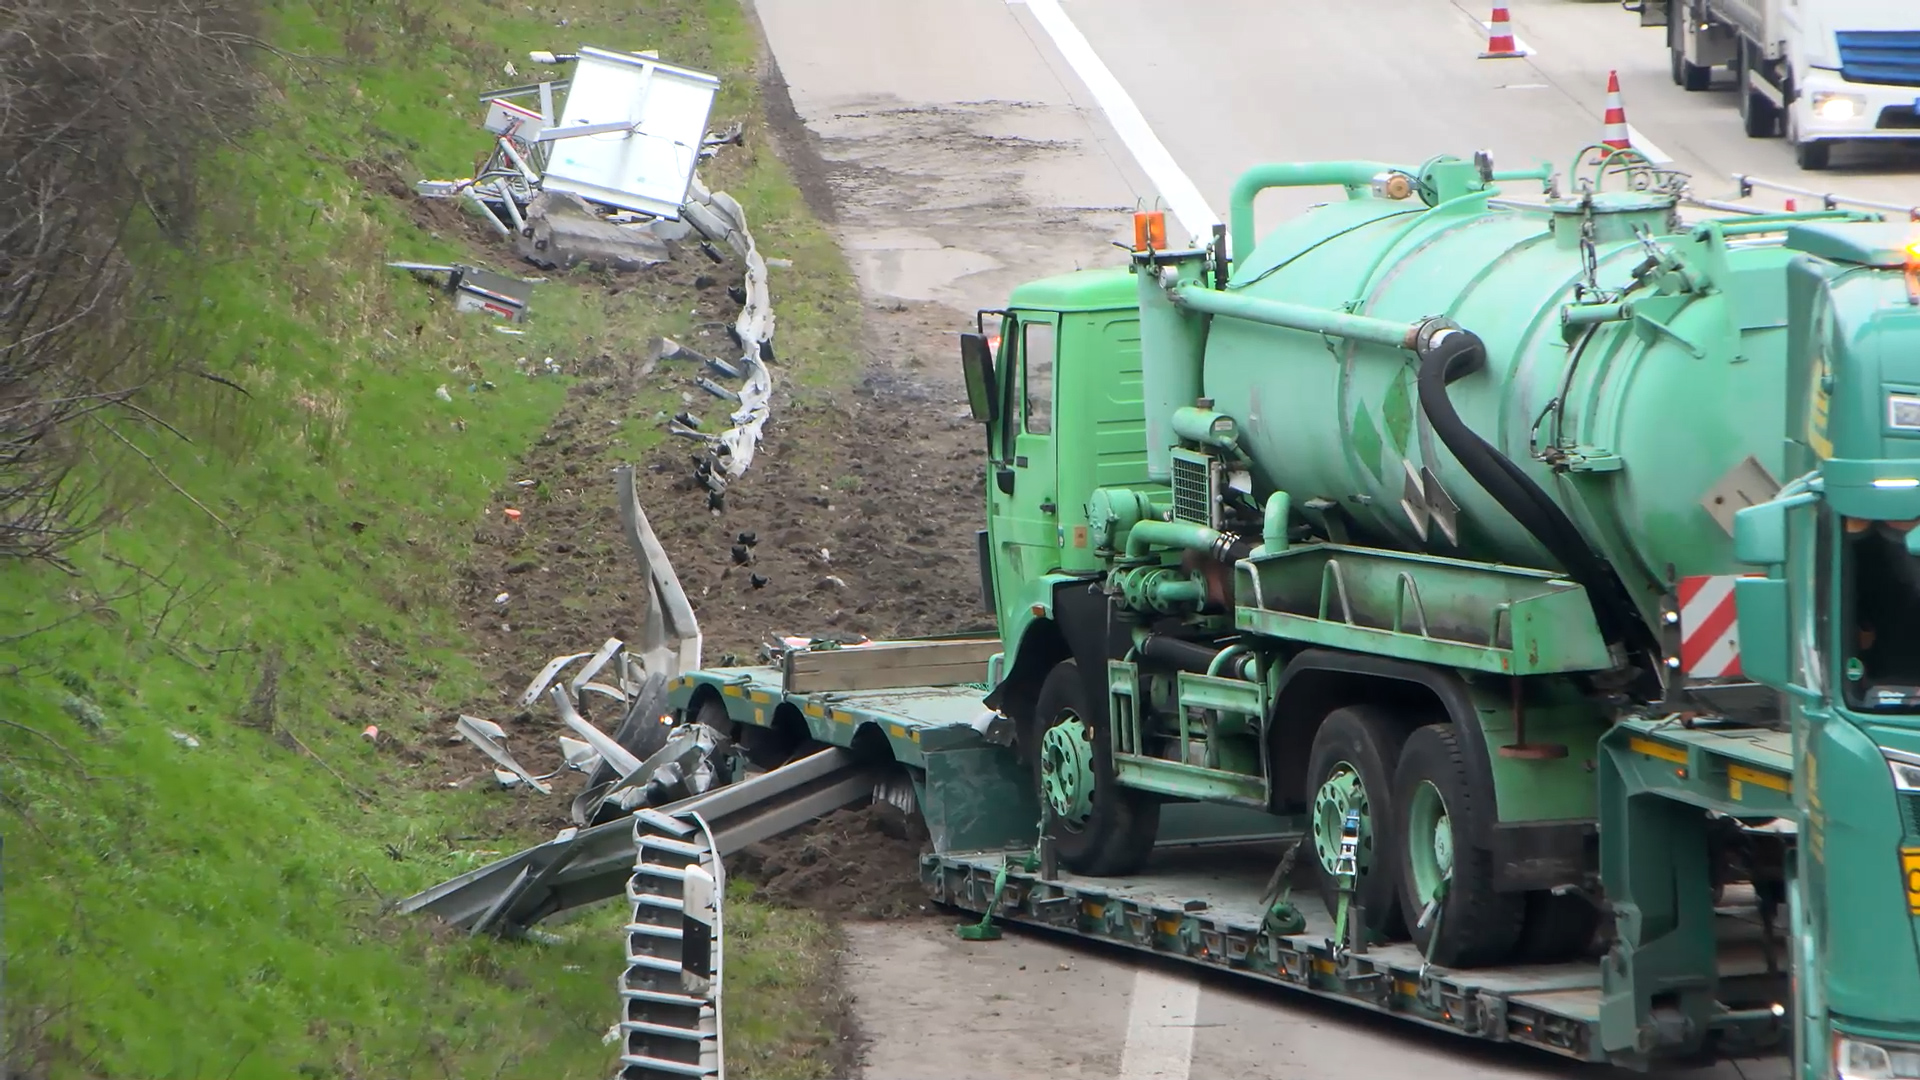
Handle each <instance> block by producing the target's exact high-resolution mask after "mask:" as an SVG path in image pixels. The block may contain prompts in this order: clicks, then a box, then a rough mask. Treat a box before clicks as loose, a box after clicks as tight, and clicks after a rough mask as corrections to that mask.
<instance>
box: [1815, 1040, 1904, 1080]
mask: <svg viewBox="0 0 1920 1080" xmlns="http://www.w3.org/2000/svg"><path fill="white" fill-rule="evenodd" d="M1833 1068H1834V1072H1835V1074H1836V1075H1837V1076H1838V1078H1839V1080H1920V1049H1917V1048H1915V1047H1911V1046H1887V1045H1881V1044H1879V1043H1870V1042H1863V1041H1861V1040H1859V1039H1849V1038H1847V1037H1846V1036H1844V1035H1840V1036H1835V1037H1834V1040H1833Z"/></svg>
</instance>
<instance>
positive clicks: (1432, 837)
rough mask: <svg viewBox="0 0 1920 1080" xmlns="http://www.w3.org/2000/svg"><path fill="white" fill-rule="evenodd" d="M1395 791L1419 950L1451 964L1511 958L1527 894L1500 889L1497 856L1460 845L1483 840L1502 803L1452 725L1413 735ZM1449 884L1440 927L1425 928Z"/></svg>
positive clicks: (1409, 910)
mask: <svg viewBox="0 0 1920 1080" xmlns="http://www.w3.org/2000/svg"><path fill="white" fill-rule="evenodd" d="M1393 790H1394V802H1395V805H1396V809H1397V810H1398V812H1399V815H1400V826H1399V836H1400V839H1401V843H1400V845H1399V847H1400V852H1399V854H1400V874H1399V877H1400V903H1401V907H1402V909H1403V910H1404V911H1405V912H1406V918H1407V922H1408V924H1409V926H1410V928H1411V931H1412V937H1413V943H1414V945H1415V946H1416V947H1418V948H1419V949H1420V950H1421V951H1422V952H1424V953H1425V954H1426V955H1427V956H1428V957H1429V958H1431V959H1432V961H1433V962H1434V963H1436V964H1439V965H1441V966H1443V967H1457V968H1475V967H1487V966H1490V965H1494V964H1499V963H1502V962H1504V961H1506V960H1507V958H1508V957H1509V956H1511V955H1512V953H1513V951H1514V946H1515V945H1517V944H1518V943H1519V940H1520V930H1521V926H1522V920H1523V919H1524V917H1525V915H1526V896H1525V894H1523V893H1502V892H1496V891H1495V890H1494V888H1493V858H1492V855H1491V854H1490V853H1489V852H1487V851H1485V850H1484V849H1482V848H1478V847H1475V846H1473V845H1472V844H1470V843H1460V844H1455V842H1454V837H1455V836H1466V837H1471V836H1477V835H1480V834H1481V832H1482V831H1483V826H1485V825H1487V824H1491V820H1490V819H1491V818H1492V815H1493V814H1494V803H1493V792H1492V791H1491V790H1487V789H1483V788H1481V787H1480V786H1479V785H1478V784H1476V783H1475V782H1474V779H1473V776H1472V774H1470V773H1469V772H1468V771H1467V764H1466V757H1465V755H1464V754H1463V753H1462V751H1461V749H1460V741H1459V737H1458V736H1457V735H1455V734H1454V730H1453V725H1452V724H1428V725H1427V726H1426V727H1423V728H1420V729H1419V730H1417V731H1415V732H1414V733H1413V734H1412V735H1411V736H1409V737H1408V738H1407V744H1406V746H1405V748H1404V749H1402V750H1401V751H1400V764H1399V767H1398V768H1397V769H1396V770H1395V772H1394V783H1393ZM1442 880H1444V881H1445V882H1446V896H1445V898H1444V899H1443V900H1442V901H1441V902H1440V904H1439V910H1438V912H1437V913H1436V917H1437V919H1438V926H1437V927H1436V926H1435V924H1434V922H1432V921H1429V922H1428V923H1427V925H1425V926H1420V925H1418V923H1419V919H1420V913H1421V912H1422V911H1424V910H1425V909H1426V906H1427V903H1428V901H1430V900H1432V899H1433V897H1434V895H1435V893H1436V892H1437V891H1438V886H1439V884H1440V882H1441V881H1442ZM1436 931H1437V932H1436ZM1436 938H1437V940H1435V939H1436Z"/></svg>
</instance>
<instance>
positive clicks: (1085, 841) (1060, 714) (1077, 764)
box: [1033, 660, 1160, 877]
mask: <svg viewBox="0 0 1920 1080" xmlns="http://www.w3.org/2000/svg"><path fill="white" fill-rule="evenodd" d="M1033 731H1034V733H1035V735H1036V736H1037V739H1036V740H1035V751H1036V752H1035V754H1034V755H1033V786H1034V792H1035V793H1036V794H1037V795H1038V796H1039V798H1040V800H1041V802H1042V804H1043V805H1049V806H1051V807H1052V809H1053V848H1054V852H1055V853H1056V854H1057V855H1058V856H1059V858H1060V863H1061V865H1063V866H1065V867H1066V868H1067V869H1069V870H1072V871H1073V872H1075V873H1077V874H1087V875H1090V876H1093V877H1118V876H1121V875H1124V874H1131V873H1135V872H1136V871H1138V870H1139V869H1140V868H1141V867H1143V866H1145V865H1146V862H1147V856H1148V855H1149V854H1151V853H1152V851H1153V840H1154V835H1155V834H1156V833H1157V832H1158V831H1159V829H1160V803H1159V801H1158V800H1157V799H1155V798H1153V797H1152V796H1150V795H1148V794H1147V793H1145V792H1141V791H1134V790H1132V789H1130V788H1123V787H1121V786H1120V784H1119V782H1118V781H1117V780H1115V778H1114V772H1113V738H1112V734H1111V732H1110V731H1109V730H1108V725H1107V722H1106V720H1105V719H1104V718H1102V717H1101V716H1099V714H1096V713H1095V712H1094V711H1093V710H1092V709H1090V708H1088V706H1087V702H1086V689H1085V687H1084V685H1083V684H1082V683H1081V680H1080V665H1078V664H1077V663H1075V662H1074V661H1072V660H1062V661H1061V662H1060V663H1058V664H1055V665H1054V668H1053V670H1052V671H1051V672H1048V673H1047V681H1046V682H1045V683H1043V684H1041V686H1040V699H1039V701H1038V702H1037V703H1036V706H1035V709H1034V724H1033Z"/></svg>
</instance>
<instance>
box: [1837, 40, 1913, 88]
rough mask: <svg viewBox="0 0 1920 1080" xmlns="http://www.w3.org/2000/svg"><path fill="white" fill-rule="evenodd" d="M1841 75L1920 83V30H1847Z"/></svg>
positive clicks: (1842, 46) (1889, 83)
mask: <svg viewBox="0 0 1920 1080" xmlns="http://www.w3.org/2000/svg"><path fill="white" fill-rule="evenodd" d="M1833 36H1834V38H1835V39H1836V41H1837V42H1838V43H1839V45H1840V77H1841V78H1843V79H1845V80H1847V81H1848V82H1852V83H1878V84H1880V85H1882V86H1920V30H1843V31H1841V32H1839V33H1837V34H1835V35H1833Z"/></svg>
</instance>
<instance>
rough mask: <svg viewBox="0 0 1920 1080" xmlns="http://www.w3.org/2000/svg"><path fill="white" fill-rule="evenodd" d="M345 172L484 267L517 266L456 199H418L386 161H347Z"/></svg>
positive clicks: (494, 235) (494, 236) (492, 234)
mask: <svg viewBox="0 0 1920 1080" xmlns="http://www.w3.org/2000/svg"><path fill="white" fill-rule="evenodd" d="M345 169H346V171H347V175H349V176H351V177H353V178H354V179H355V180H358V181H360V184H361V186H362V187H364V188H365V189H366V190H367V192H368V193H370V194H377V195H386V196H388V197H390V198H392V199H395V200H396V201H398V202H399V204H400V206H401V207H402V208H404V209H405V210H406V213H407V217H408V218H410V219H411V220H412V221H413V223H414V224H415V225H418V226H419V227H420V228H422V229H424V230H426V232H427V233H428V234H429V235H431V236H433V237H435V238H436V239H438V238H440V237H449V238H452V239H453V240H455V241H457V242H459V243H461V244H462V245H463V246H465V247H466V248H468V249H469V250H470V251H471V252H472V253H473V254H474V255H476V256H479V257H480V258H482V259H483V260H485V261H486V262H485V264H486V265H492V264H495V263H500V262H507V263H511V264H518V263H519V260H518V259H516V258H512V257H511V256H510V255H508V254H505V253H503V249H502V247H501V240H500V234H499V233H496V232H494V231H493V230H492V229H489V228H487V226H486V225H484V224H482V223H481V221H480V219H478V218H477V217H475V216H474V215H472V214H470V213H468V212H467V211H466V210H465V209H464V208H463V207H462V206H461V203H460V201H459V200H457V199H423V198H421V197H420V195H419V194H418V193H417V192H415V191H414V189H413V185H411V184H409V183H407V180H406V177H404V176H402V175H401V173H400V170H399V169H398V168H397V167H395V166H394V165H392V164H390V163H388V162H384V161H373V160H368V159H366V158H358V159H355V160H353V161H349V162H347V163H346V165H345Z"/></svg>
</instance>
